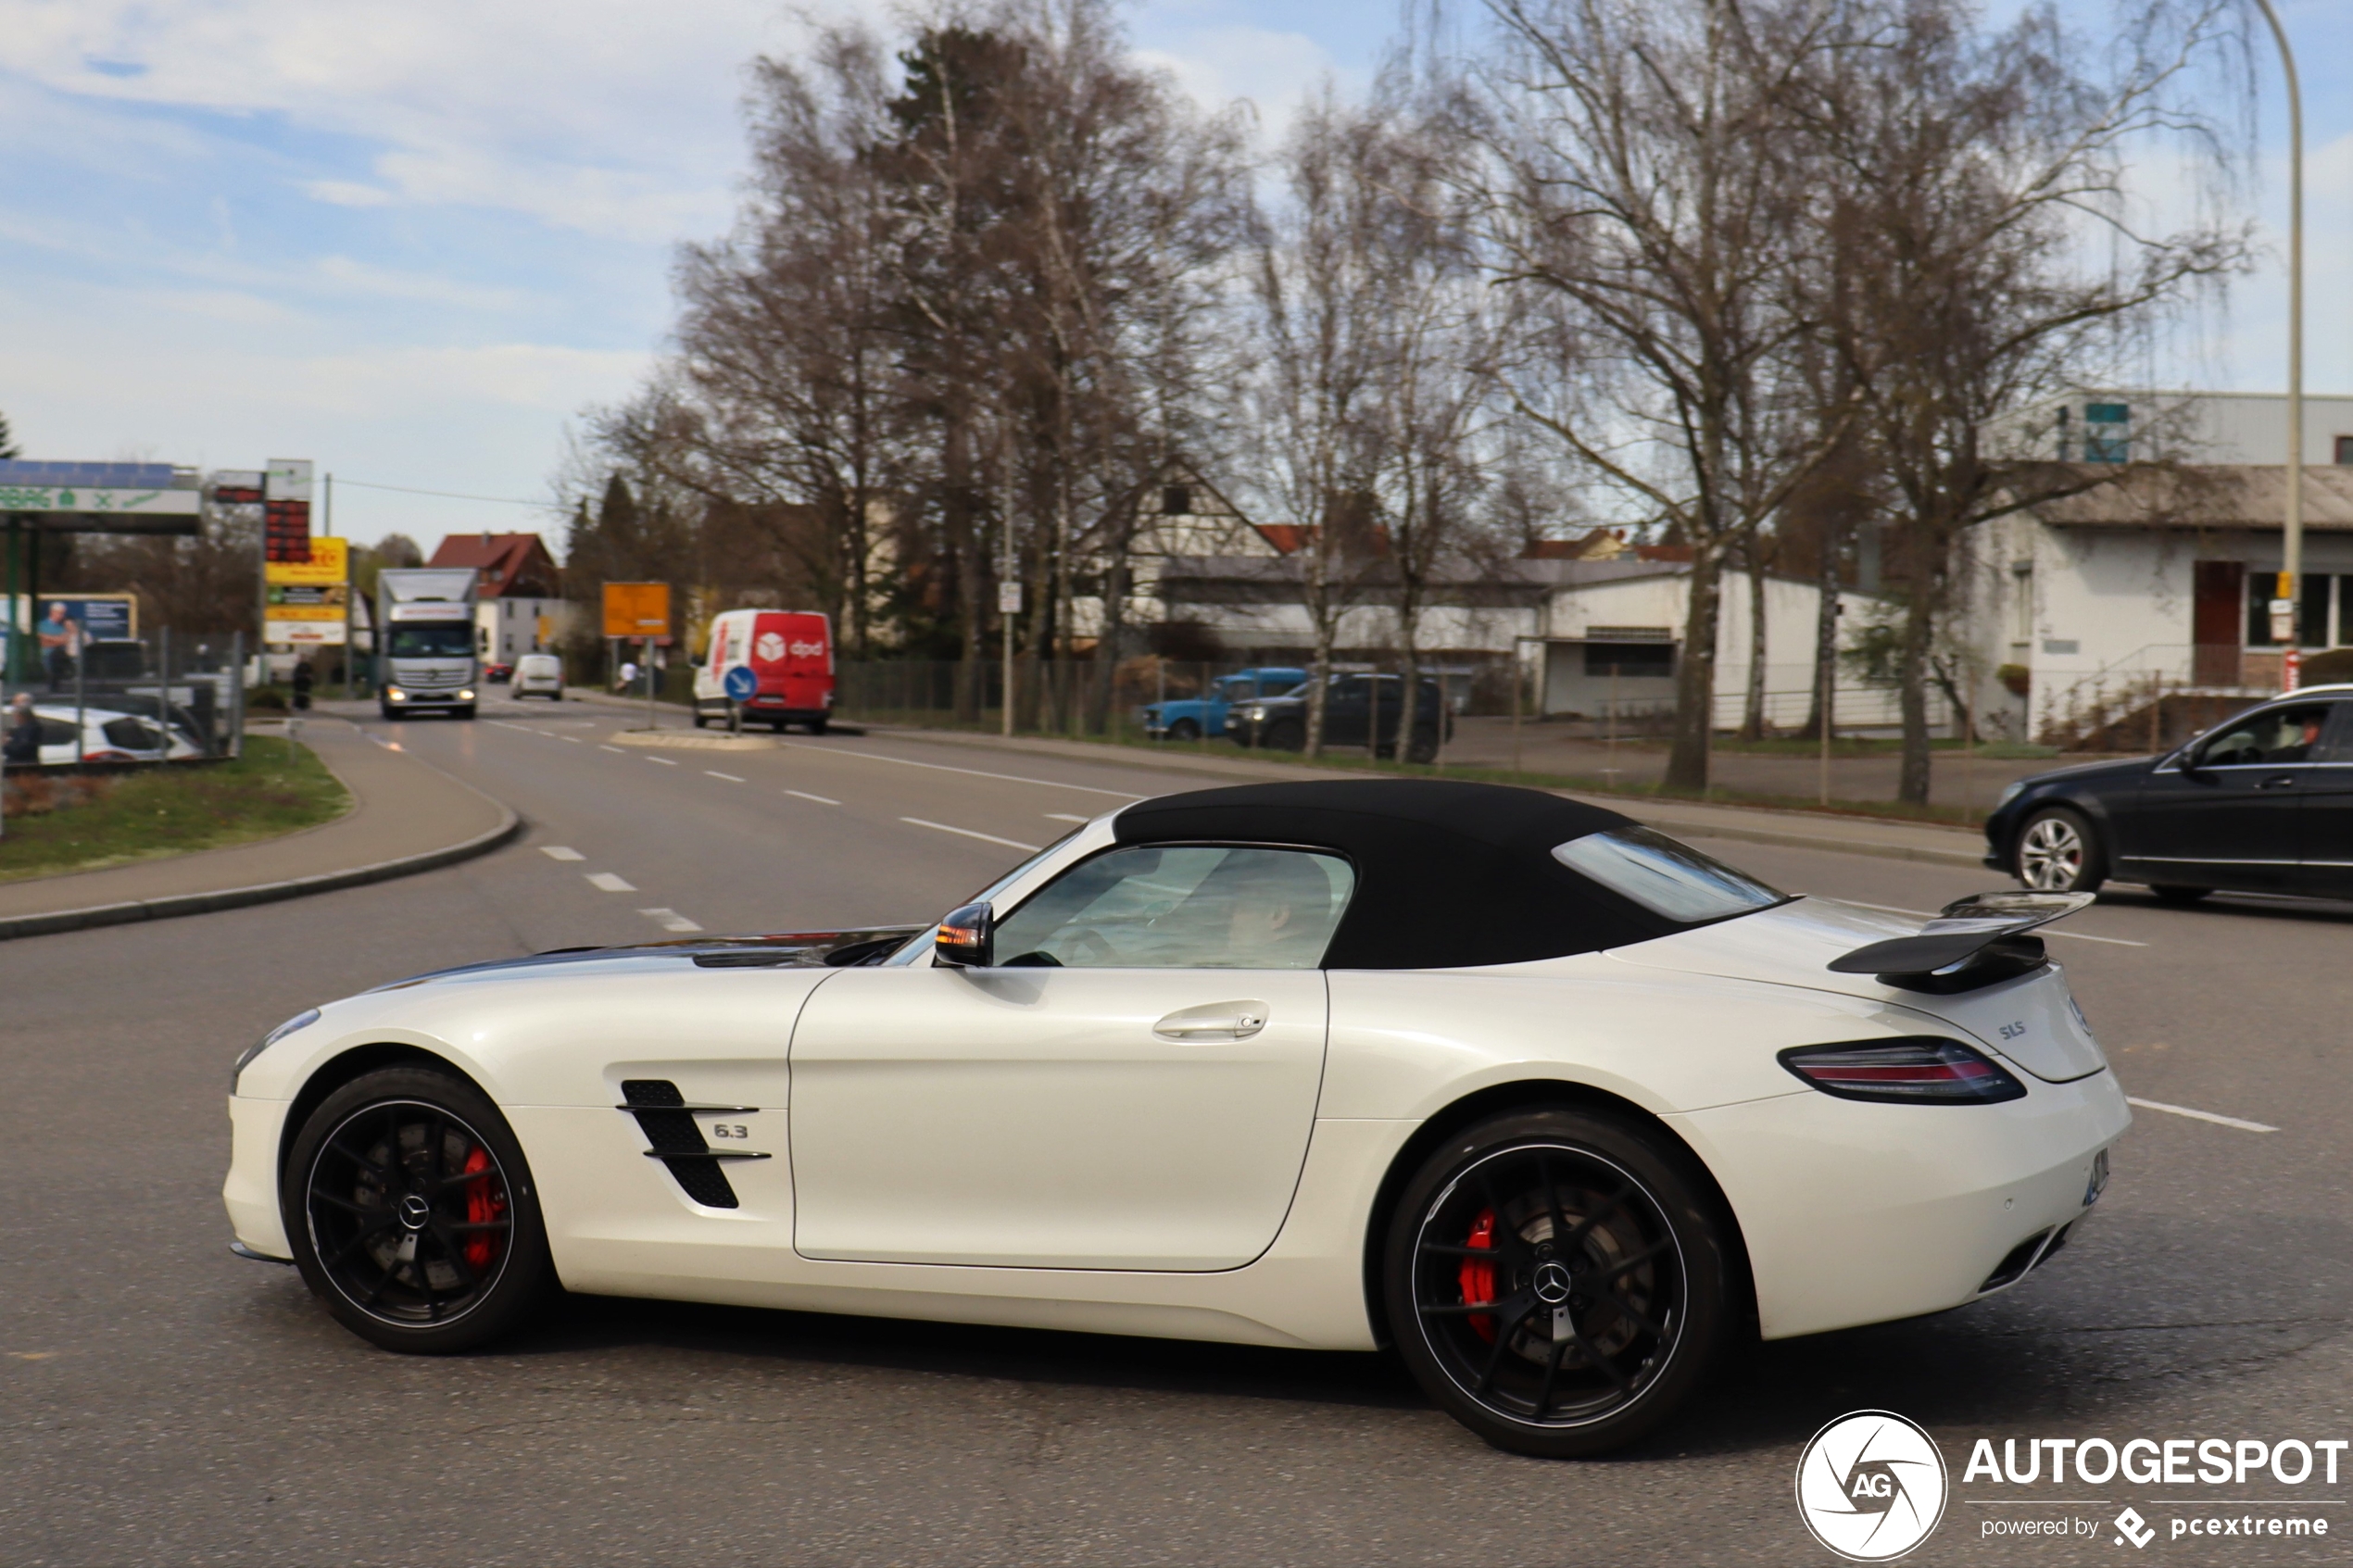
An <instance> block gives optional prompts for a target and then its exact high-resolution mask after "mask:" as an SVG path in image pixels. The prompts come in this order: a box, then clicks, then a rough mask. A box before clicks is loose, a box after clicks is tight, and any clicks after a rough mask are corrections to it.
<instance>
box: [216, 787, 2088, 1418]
mask: <svg viewBox="0 0 2353 1568" xmlns="http://www.w3.org/2000/svg"><path fill="white" fill-rule="evenodd" d="M2088 901H2089V900H2088V899H2087V898H2086V897H2082V896H2080V895H2072V896H2070V895H2064V894H2058V895H2053V894H2032V893H2028V894H2020V893H2003V894H1989V895H1981V896H1979V897H1975V898H1971V899H1964V900H1962V901H1961V902H1960V903H1959V904H1957V905H1955V906H1953V907H1952V908H1950V909H1947V910H1946V912H1945V914H1944V916H1943V917H1942V918H1939V919H1936V920H1932V921H1929V922H1926V923H1924V924H1923V923H1922V922H1919V921H1912V920H1906V919H1902V918H1899V917H1895V916H1891V915H1886V914H1881V913H1876V912H1873V911H1871V910H1868V909H1857V908H1855V907H1853V906H1849V905H1844V904H1839V903H1833V902H1831V901H1829V900H1826V899H1819V898H1803V897H1788V896H1785V895H1783V894H1781V893H1779V892H1777V891H1775V890H1774V889H1772V888H1770V887H1768V886H1766V885H1765V884H1762V883H1760V882H1758V881H1756V880H1755V878H1754V877H1751V876H1748V875H1746V874H1744V873H1743V872H1739V871H1736V870H1734V869H1733V868H1731V867H1730V866H1727V865H1724V864H1721V863H1720V862H1718V861H1716V860H1714V859H1709V858H1708V857H1707V856H1705V855H1703V854H1701V853H1699V852H1697V851H1696V850H1693V849H1691V848H1689V847H1685V846H1683V845H1680V844H1678V843H1677V842H1675V841H1674V840H1672V839H1670V838H1667V837H1665V836H1663V835H1661V834H1657V833H1655V832H1652V831H1650V830H1648V829H1646V828H1642V827H1640V826H1638V825H1636V824H1635V823H1633V822H1629V820H1628V819H1626V818H1624V817H1621V816H1619V815H1617V813H1615V812H1612V811H1607V810H1603V809H1599V808H1596V807H1592V806H1586V805H1580V804H1577V803H1574V802H1570V801H1567V800H1563V799H1560V798H1558V797H1554V796H1550V795H1545V794H1541V793H1539V792H1537V791H1533V790H1519V789H1505V788H1502V787H1498V786H1495V785H1489V784H1457V783H1451V782H1437V781H1411V780H1358V781H1343V782H1333V783H1302V784H1250V785H1244V786H1240V787H1237V788H1227V789H1214V790H1206V791H1202V792H1199V793H1194V794H1189V795H1176V796H1165V797H1160V798H1157V799H1152V800H1146V801H1142V802H1140V803H1139V804H1136V805H1132V806H1128V807H1126V808H1124V809H1121V810H1119V811H1116V812H1114V813H1113V814H1112V815H1109V816H1106V817H1103V818H1101V819H1099V820H1097V821H1096V822H1091V823H1089V824H1088V825H1087V826H1085V827H1083V828H1081V829H1079V830H1078V831H1076V832H1075V833H1074V834H1071V835H1070V836H1068V837H1067V838H1065V839H1063V841H1062V842H1060V843H1059V844H1056V845H1054V846H1052V847H1049V848H1047V849H1045V850H1043V851H1041V852H1040V853H1039V854H1038V855H1037V856H1036V857H1035V858H1033V859H1030V860H1028V861H1026V862H1025V863H1024V864H1022V865H1020V866H1018V867H1016V868H1015V869H1013V871H1011V872H1008V873H1006V874H1005V875H1004V876H1003V877H1001V878H1000V879H999V881H998V882H996V883H995V884H993V885H991V886H989V887H987V888H984V889H982V890H981V891H980V892H979V893H978V894H977V895H976V896H975V897H974V898H973V899H972V900H971V901H969V902H968V903H966V904H964V905H963V906H962V907H961V908H959V909H955V910H953V911H952V912H950V914H948V915H947V916H945V917H944V918H942V919H941V920H940V921H938V922H937V923H936V924H934V925H931V926H927V927H922V928H915V927H901V928H896V929H891V930H882V931H875V930H865V931H838V932H828V933H805V932H804V933H787V934H782V935H755V936H742V937H732V938H712V937H703V936H697V937H693V938H689V939H686V940H683V941H677V942H668V943H659V944H654V945H650V946H646V947H608V948H597V949H591V950H585V951H573V950H567V951H561V952H555V953H547V954H543V955H541V956H539V957H536V958H529V959H520V960H503V961H497V962H490V963H483V964H477V965H472V966H470V967H467V968H463V969H456V970H450V971H447V972H441V973H436V974H428V975H421V976H418V977H417V978H415V979H411V980H405V981H401V982H399V983H398V984H396V985H386V986H383V987H380V988H379V989H377V990H373V991H370V992H367V993H364V994H362V995H360V996H357V997H347V998H346V999H344V1000H341V1001H336V1002H331V1003H327V1004H324V1005H322V1006H321V1007H320V1008H318V1009H316V1010H312V1011H309V1012H307V1013H305V1014H303V1015H302V1016H300V1017H298V1018H296V1019H293V1020H290V1021H289V1022H287V1023H286V1024H284V1025H283V1026H282V1027H281V1028H280V1029H279V1030H278V1031H277V1032H275V1033H274V1034H273V1035H271V1036H270V1037H269V1038H267V1039H265V1040H263V1041H262V1042H261V1043H260V1044H258V1046H256V1047H254V1048H253V1049H251V1050H249V1051H247V1052H246V1053H245V1056H244V1057H243V1058H241V1059H240V1060H238V1062H237V1064H236V1066H235V1067H234V1068H233V1072H232V1080H231V1096H230V1100H229V1110H230V1119H231V1123H232V1125H233V1155H232V1160H231V1166H230V1171H229V1178H228V1185H227V1189H226V1198H227V1201H228V1208H229V1215H230V1219H231V1221H232V1223H233V1226H234V1229H235V1234H236V1237H237V1240H236V1244H235V1245H236V1248H237V1249H238V1250H239V1251H241V1252H243V1253H245V1254H246V1255H248V1256H253V1257H260V1258H268V1259H276V1260H280V1261H293V1262H295V1263H296V1264H298V1265H299V1266H300V1268H301V1271H302V1274H303V1278H304V1279H305V1280H306V1281H307V1282H308V1285H309V1286H310V1288H311V1289H312V1290H313V1291H314V1292H315V1293H316V1294H317V1296H318V1297H319V1298H320V1299H321V1301H322V1302H323V1303H324V1304H325V1306H326V1308H327V1310H328V1311H330V1312H332V1313H333V1315H334V1316H335V1317H336V1318H337V1319H339V1320H340V1321H341V1322H342V1323H344V1324H345V1325H346V1327H348V1328H350V1329H351V1330H352V1331H353V1332H355V1333H357V1334H359V1335H360V1336H364V1337H366V1338H367V1339H370V1340H371V1341H373V1342H374V1343H375V1344H377V1345H380V1346H384V1347H385V1348H390V1349H395V1350H406V1351H422V1352H435V1351H451V1350H459V1349H463V1348H468V1347H471V1346H474V1345H479V1344H482V1343H484V1341H486V1340H489V1339H491V1338H492V1337H493V1336H497V1335H498V1334H500V1333H501V1332H503V1331H505V1330H508V1329H510V1328H511V1327H512V1326H514V1325H515V1324H516V1323H518V1322H520V1321H521V1320H522V1319H523V1318H524V1317H525V1316H527V1315H528V1314H529V1313H530V1312H531V1311H533V1310H534V1307H535V1304H536V1302H537V1301H538V1300H539V1299H540V1298H541V1296H542V1294H543V1292H544V1290H545V1288H546V1287H547V1286H551V1285H554V1284H558V1283H560V1284H561V1285H562V1286H565V1287H566V1288H568V1289H571V1290H573V1291H580V1292H589V1293H598V1294H606V1295H616V1296H647V1297H665V1298H674V1299H683V1300H694V1301H712V1302H733V1303H737V1304H742V1305H747V1306H756V1307H774V1308H793V1309H799V1310H805V1311H830V1312H862V1313H873V1314H878V1315H886V1316H890V1317H898V1318H912V1319H933V1320H939V1321H950V1322H964V1323H1008V1324H1026V1325H1029V1326H1033V1327H1040V1328H1061V1329H1078V1330H1088V1331H1094V1332H1099V1333H1112V1334H1135V1335H1154V1336H1166V1337H1176V1338H1193V1339H1212V1340H1227V1341H1234V1342H1239V1343H1246V1344H1256V1345H1273V1346H1285V1347H1291V1348H1325V1349H1336V1350H1366V1349H1371V1348H1375V1347H1378V1346H1382V1345H1393V1346H1394V1347H1395V1348H1396V1350H1397V1353H1398V1354H1399V1355H1400V1356H1401V1357H1403V1360H1404V1361H1405V1363H1406V1364H1407V1365H1408V1366H1409V1367H1410V1368H1411V1369H1412V1370H1413V1373H1414V1374H1415V1376H1416V1378H1418V1379H1419V1381H1420V1383H1421V1385H1422V1386H1423V1387H1424V1388H1425V1389H1427V1390H1428V1393H1429V1396H1430V1397H1431V1398H1432V1399H1434V1400H1436V1401H1437V1402H1438V1403H1439V1404H1440V1405H1441V1406H1442V1407H1444V1408H1445V1409H1446V1410H1448V1411H1451V1412H1452V1413H1453V1414H1454V1415H1455V1416H1456V1417H1458V1418H1459V1419H1460V1420H1462V1421H1463V1422H1464V1423H1465V1424H1467V1425H1468V1426H1470V1427H1471V1428H1472V1429H1473V1430H1474V1431H1476V1432H1478V1434H1479V1435H1480V1436H1483V1437H1485V1438H1487V1439H1488V1440H1489V1441H1490V1442H1492V1443H1494V1444H1496V1445H1498V1446H1500V1447H1503V1448H1505V1449H1514V1450H1516V1451H1519V1452H1523V1453H1529V1454H1538V1455H1547V1456H1554V1457H1566V1456H1575V1455H1583V1454H1592V1453H1597V1452H1600V1451H1603V1450H1604V1449H1611V1448H1614V1447H1617V1446H1618V1445H1621V1444H1624V1443H1626V1442H1628V1441H1630V1440H1632V1439H1633V1438H1635V1437H1637V1436H1641V1435H1642V1434H1643V1433H1645V1432H1648V1431H1650V1430H1652V1429H1654V1428H1655V1427H1656V1426H1657V1425H1658V1424H1660V1423H1662V1422H1664V1421H1666V1420H1667V1419H1668V1418H1669V1417H1670V1416H1671V1415H1672V1414H1673V1413H1674V1412H1675V1411H1677V1410H1679V1409H1680V1408H1681V1407H1683V1406H1684V1405H1685V1404H1686V1403H1687V1402H1688V1401H1689V1400H1690V1399H1692V1396H1693V1394H1694V1393H1695V1391H1696V1390H1697V1389H1698V1388H1699V1387H1700V1386H1701V1384H1702V1382H1703V1379H1704V1378H1705V1374H1706V1373H1707V1371H1708V1368H1709V1366H1710V1364H1711V1362H1713V1361H1715V1360H1716V1359H1717V1357H1718V1353H1719V1352H1720V1351H1722V1350H1723V1349H1724V1348H1725V1347H1726V1346H1727V1345H1728V1344H1729V1343H1730V1342H1732V1341H1734V1340H1736V1339H1738V1338H1739V1337H1741V1336H1742V1335H1743V1332H1744V1325H1748V1324H1754V1326H1755V1331H1756V1332H1760V1333H1761V1334H1762V1335H1763V1336H1765V1337H1767V1338H1769V1339H1779V1338H1785V1337H1788V1336H1793V1335H1803V1334H1815V1333H1819V1332H1821V1331H1823V1330H1826V1329H1835V1328H1843V1327H1847V1326H1849V1325H1851V1324H1856V1323H1875V1322H1879V1321H1881V1320H1885V1319H1891V1318H1902V1317H1908V1316H1911V1315H1914V1314H1917V1313H1922V1312H1933V1311H1943V1310H1944V1309H1946V1308H1950V1307H1957V1306H1960V1305H1963V1304H1965V1303H1967V1302H1969V1301H1972V1300H1976V1299H1978V1298H1982V1297H1984V1296H1987V1295H1990V1294H1992V1293H1993V1292H1995V1291H1999V1290H2005V1289H2007V1288H2010V1287H2011V1286H2015V1285H2016V1284H2017V1283H2018V1282H2019V1281H2020V1279H2022V1278H2024V1277H2025V1276H2026V1274H2027V1273H2029V1271H2031V1270H2032V1269H2034V1268H2035V1267H2037V1266H2038V1265H2039V1264H2041V1263H2042V1262H2044V1261H2045V1260H2047V1259H2048V1258H2050V1257H2051V1256H2052V1255H2053V1254H2054V1253H2055V1252H2057V1250H2058V1248H2059V1247H2060V1245H2061V1244H2062V1243H2063V1242H2064V1241H2065V1240H2066V1239H2067V1237H2068V1236H2069V1235H2070V1231H2071V1229H2072V1227H2073V1226H2075V1225H2076V1224H2077V1223H2080V1222H2081V1221H2082V1217H2083V1215H2084V1214H2085V1213H2086V1212H2087V1211H2088V1210H2090V1208H2091V1207H2092V1205H2093V1203H2094V1202H2095V1200H2096V1199H2097V1198H2098V1197H2099V1195H2100V1190H2101V1188H2102V1186H2103V1185H2105V1182H2106V1179H2107V1173H2108V1147H2109V1146H2110V1145H2111V1144H2112V1143H2114V1142H2115V1140H2116V1138H2117V1136H2118V1135H2120V1134H2121V1133H2122V1132H2123V1131H2124V1128H2125V1126H2126V1124H2127V1123H2128V1122H2129V1121H2130V1114H2129V1112H2128V1111H2127V1110H2126V1109H2125V1102H2124V1098H2123V1096H2122V1094H2121V1092H2120V1090H2119V1089H2118V1087H2117V1084H2116V1080H2115V1078H2114V1076H2113V1075H2112V1074H2111V1073H2109V1072H2108V1067H2107V1063H2106V1062H2105V1060H2103V1059H2102V1057H2101V1054H2100V1048H2099V1047H2098V1045H2097V1044H2096V1043H2095V1041H2094V1039H2093V1037H2092V1035H2091V1033H2090V1031H2089V1030H2088V1029H2087V1028H2086V1026H2085V1024H2084V1022H2083V1020H2082V1014H2081V1013H2080V1012H2079V1011H2078V1010H2077V1009H2076V1008H2075V1006H2074V1003H2073V1000H2072V998H2071V997H2070V995H2069V992H2068V987H2067V984H2066V981H2065V979H2064V978H2063V977H2062V975H2061V974H2060V973H2059V972H2058V970H2057V968H2056V967H2055V966H2054V965H2053V964H2051V962H2050V961H2049V960H2048V957H2047V955H2046V954H2045V952H2044V950H2043V945H2042V943H2041V942H2040V941H2039V940H2038V939H2037V938H2036V937H2035V936H2034V935H2032V929H2033V928H2034V927H2035V926H2037V925H2039V924H2041V923H2043V922H2046V921H2049V920H2052V919H2056V918H2057V917H2058V916H2060V915H2063V914H2067V913H2070V912H2071V911H2073V910H2074V909H2077V908H2080V907H2081V906H2082V904H2084V903H2086V902H2088Z"/></svg>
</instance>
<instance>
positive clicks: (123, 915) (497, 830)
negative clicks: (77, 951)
mask: <svg viewBox="0 0 2353 1568" xmlns="http://www.w3.org/2000/svg"><path fill="white" fill-rule="evenodd" d="M498 809H499V811H500V812H501V813H502V814H503V820H502V821H501V822H499V823H498V825H497V827H494V828H492V829H490V830H489V831H488V832H487V833H478V834H474V836H473V837H472V838H469V839H467V840H465V841H464V842H463V843H459V844H447V845H444V846H442V847H440V848H438V849H428V850H426V851H425V852H424V853H422V854H421V855H404V856H402V857H401V858H400V859H396V860H379V861H377V862H376V863H375V864H373V865H370V866H353V867H351V868H349V869H347V870H345V871H339V872H320V873H318V874H317V875H316V876H303V877H296V878H294V879H293V880H291V881H287V882H261V883H256V884H253V885H252V886H249V887H224V888H221V889H220V890H218V891H216V892H211V893H181V894H176V895H174V896H173V897H169V898H134V899H132V900H129V901H128V902H125V903H120V904H94V905H92V906H91V907H89V908H88V909H58V910H55V911H53V912H51V913H48V914H32V915H10V916H7V917H6V918H0V942H6V941H9V940H12V939H14V938H16V937H19V936H47V935H54V934H56V933H58V932H65V931H88V930H92V929H94V928H95V927H97V926H102V925H130V924H132V923H134V922H139V921H147V920H170V919H172V918H174V917H175V916H179V915H205V914H211V913H212V912H214V911H215V910H218V909H244V908H245V907H246V906H247V905H251V904H274V903H276V902H278V901H279V900H280V899H282V898H302V897H308V896H309V895H310V894H313V893H332V892H333V891H335V890H336V889H337V888H342V887H360V886H364V885H366V884H369V883H371V882H390V881H392V880H393V879H395V878H396V877H404V876H413V875H415V874H416V873H417V872H430V871H438V870H440V869H441V868H442V867H443V866H451V865H456V864H457V863H458V862H459V861H460V860H471V859H473V858H474V857H475V856H477V855H486V854H488V853H489V852H490V851H491V850H493V849H496V848H497V847H499V846H500V845H502V844H504V843H506V842H507V841H508V840H509V839H510V838H512V837H514V836H515V835H516V834H519V833H521V832H522V817H520V816H518V815H517V814H516V812H515V809H514V808H513V807H511V806H509V805H507V804H506V803H505V802H503V801H501V802H499V804H498Z"/></svg>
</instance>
